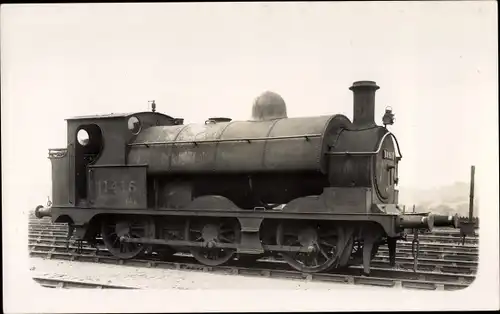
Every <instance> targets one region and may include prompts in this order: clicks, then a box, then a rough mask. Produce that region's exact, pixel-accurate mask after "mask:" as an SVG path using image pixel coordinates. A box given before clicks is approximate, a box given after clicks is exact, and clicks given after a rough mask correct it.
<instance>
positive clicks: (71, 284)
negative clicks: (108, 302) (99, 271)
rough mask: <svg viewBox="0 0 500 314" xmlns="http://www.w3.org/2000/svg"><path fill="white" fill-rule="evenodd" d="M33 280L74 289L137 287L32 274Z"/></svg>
mask: <svg viewBox="0 0 500 314" xmlns="http://www.w3.org/2000/svg"><path fill="white" fill-rule="evenodd" d="M33 280H34V281H36V282H37V283H39V284H40V285H41V286H42V287H46V288H62V289H74V288H84V289H89V288H94V289H138V288H136V287H128V286H121V285H108V284H103V283H99V282H91V281H77V280H68V279H60V278H58V279H56V278H46V277H38V276H34V277H33Z"/></svg>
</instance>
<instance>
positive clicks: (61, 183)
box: [49, 112, 183, 207]
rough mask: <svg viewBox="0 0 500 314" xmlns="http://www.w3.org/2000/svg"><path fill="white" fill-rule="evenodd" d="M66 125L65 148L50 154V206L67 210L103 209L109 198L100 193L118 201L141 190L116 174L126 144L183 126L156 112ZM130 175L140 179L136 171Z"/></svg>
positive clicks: (94, 118)
mask: <svg viewBox="0 0 500 314" xmlns="http://www.w3.org/2000/svg"><path fill="white" fill-rule="evenodd" d="M66 121H67V130H68V133H67V134H68V142H67V148H66V149H52V150H50V151H49V158H50V159H51V161H52V173H53V175H52V182H53V188H52V191H53V192H52V193H53V205H54V206H66V207H67V206H78V207H94V206H95V205H97V204H99V205H104V206H105V207H106V205H110V203H109V201H108V198H109V197H107V196H103V193H104V194H105V195H108V196H113V195H115V196H116V197H115V198H119V196H123V195H120V193H117V191H119V190H122V191H125V190H133V189H134V188H138V189H141V188H140V186H139V187H135V184H137V183H138V182H136V181H134V180H132V179H130V180H128V181H127V180H123V179H125V178H120V177H121V175H120V174H119V171H116V170H118V169H120V171H121V168H123V167H125V165H126V164H127V157H126V156H127V151H126V144H127V143H128V142H129V141H131V140H133V139H134V138H135V137H136V136H137V135H138V134H140V133H141V132H142V131H143V130H145V129H147V128H149V127H151V126H158V125H160V126H161V125H164V126H166V125H176V124H182V123H183V120H182V119H176V118H172V117H170V116H167V115H164V114H161V113H156V112H138V113H132V114H110V115H99V116H80V117H73V118H69V119H67V120H66ZM111 169H115V171H113V170H111ZM132 172H134V173H135V176H136V177H137V176H139V177H140V175H138V174H137V173H139V172H140V171H137V169H134V170H133V171H132ZM113 173H114V174H113ZM132 176H134V175H132ZM139 181H141V180H139ZM144 181H145V180H144ZM127 182H128V185H127V189H125V185H126V184H127ZM144 184H145V183H144ZM120 185H122V186H120ZM139 185H140V183H139ZM142 190H143V191H144V190H145V187H144V188H142ZM102 192H103V193H102ZM111 198H113V197H111Z"/></svg>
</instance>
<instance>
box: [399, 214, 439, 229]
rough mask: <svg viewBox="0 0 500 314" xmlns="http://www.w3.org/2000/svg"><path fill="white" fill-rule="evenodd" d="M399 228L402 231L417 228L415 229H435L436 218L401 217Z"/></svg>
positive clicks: (430, 216)
mask: <svg viewBox="0 0 500 314" xmlns="http://www.w3.org/2000/svg"><path fill="white" fill-rule="evenodd" d="M399 227H400V228H402V229H406V228H415V229H424V228H426V229H429V230H432V228H433V227H434V216H432V215H429V216H421V215H401V216H400V217H399Z"/></svg>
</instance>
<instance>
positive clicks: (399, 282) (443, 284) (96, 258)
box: [30, 247, 475, 290]
mask: <svg viewBox="0 0 500 314" xmlns="http://www.w3.org/2000/svg"><path fill="white" fill-rule="evenodd" d="M72 249H73V250H74V249H76V248H74V247H73V248H72ZM59 250H60V251H59ZM106 253H107V252H103V251H100V252H99V253H98V254H97V253H96V251H95V249H94V250H92V249H90V248H87V249H84V250H83V252H82V253H78V254H77V253H74V252H64V251H63V250H62V247H61V248H54V247H48V250H40V248H39V247H37V248H32V250H31V251H30V255H31V256H33V257H42V258H50V259H58V260H71V261H80V262H91V263H104V264H115V265H123V266H133V267H146V268H152V267H154V268H163V269H175V270H189V271H202V272H211V273H219V274H231V275H243V276H259V277H272V278H283V279H300V280H313V281H322V282H325V281H326V282H336V283H346V284H359V285H372V286H382V287H401V288H410V289H425V290H457V289H463V288H466V287H467V286H468V285H469V284H470V283H471V282H472V281H473V280H474V278H475V276H474V275H470V274H462V273H461V274H451V273H443V272H429V271H422V270H419V271H418V272H413V271H409V270H406V269H402V268H400V269H389V268H384V267H385V266H382V264H381V265H379V266H382V267H376V266H375V265H374V267H373V268H372V275H371V276H370V277H365V276H362V275H361V272H362V268H361V267H352V268H349V269H347V270H345V271H342V272H336V273H320V274H303V273H300V272H297V271H294V270H288V269H284V268H285V267H286V265H285V263H284V262H283V261H280V260H276V259H261V260H259V261H257V262H256V263H255V264H254V265H252V266H251V267H250V266H249V265H245V264H244V263H239V262H238V261H234V262H232V263H230V264H228V265H227V266H217V267H212V266H204V265H200V264H197V263H194V262H192V260H191V259H189V257H188V256H178V257H177V258H176V260H174V261H161V260H159V259H157V258H154V257H149V258H148V257H145V256H143V257H141V258H137V259H131V260H120V259H117V258H115V257H113V256H111V255H110V254H109V253H108V254H106Z"/></svg>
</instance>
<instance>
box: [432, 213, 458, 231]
mask: <svg viewBox="0 0 500 314" xmlns="http://www.w3.org/2000/svg"><path fill="white" fill-rule="evenodd" d="M433 217H434V227H453V228H458V215H454V216H451V215H449V216H448V215H433Z"/></svg>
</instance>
